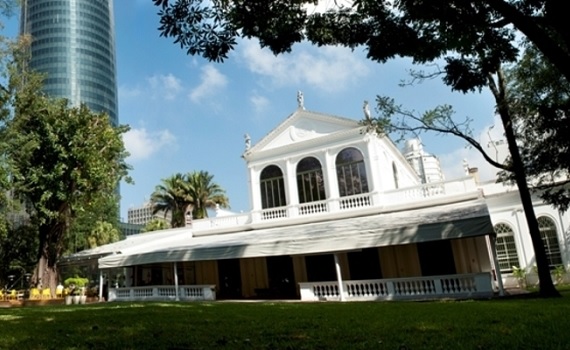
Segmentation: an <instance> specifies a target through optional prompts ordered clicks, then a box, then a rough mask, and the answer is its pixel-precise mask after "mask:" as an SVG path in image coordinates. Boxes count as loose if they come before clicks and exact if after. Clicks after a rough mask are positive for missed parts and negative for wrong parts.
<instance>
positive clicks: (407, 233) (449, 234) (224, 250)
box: [99, 199, 494, 269]
mask: <svg viewBox="0 0 570 350" xmlns="http://www.w3.org/2000/svg"><path fill="white" fill-rule="evenodd" d="M488 234H494V233H493V225H492V223H491V218H490V217H489V211H488V208H487V205H486V204H485V202H484V200H481V199H477V200H470V201H466V202H460V203H453V204H448V205H439V206H434V207H431V208H423V209H417V210H406V211H398V212H389V213H381V214H375V215H369V216H361V217H354V218H348V219H339V220H329V221H323V222H316V223H310V224H302V225H292V226H282V227H275V228H267V229H257V230H251V231H241V232H236V233H227V234H218V235H211V236H203V237H191V236H190V235H177V236H175V237H172V239H164V240H161V241H158V242H156V243H154V244H152V245H148V244H145V245H143V246H140V247H137V246H132V247H129V248H125V249H123V250H121V251H120V252H117V253H115V254H114V255H110V256H106V257H103V258H101V259H99V268H102V269H107V268H114V267H121V266H131V265H141V264H151V263H160V262H175V261H201V260H219V259H232V258H253V257H263V256H277V255H304V254H316V253H327V252H339V251H350V250H357V249H363V248H369V247H382V246H392V245H399V244H410V243H418V242H427V241H435V240H442V239H454V238H462V237H475V236H482V235H488Z"/></svg>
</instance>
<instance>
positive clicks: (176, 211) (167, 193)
mask: <svg viewBox="0 0 570 350" xmlns="http://www.w3.org/2000/svg"><path fill="white" fill-rule="evenodd" d="M161 181H162V184H160V185H158V186H156V188H155V190H154V192H153V193H152V194H151V196H150V202H151V204H152V213H153V214H156V213H158V212H163V213H164V217H165V218H166V216H167V215H168V213H170V215H171V219H170V226H171V227H173V228H174V227H183V226H185V225H186V212H187V210H188V208H189V207H190V205H192V204H193V200H192V198H193V197H191V196H190V195H189V193H190V192H189V188H188V183H187V181H186V178H185V176H184V175H182V174H181V173H177V174H174V175H173V176H171V177H169V178H166V179H162V180H161Z"/></svg>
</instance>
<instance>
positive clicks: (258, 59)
mask: <svg viewBox="0 0 570 350" xmlns="http://www.w3.org/2000/svg"><path fill="white" fill-rule="evenodd" d="M241 46H242V50H241V55H242V58H243V60H244V62H246V64H247V67H248V69H249V70H250V71H251V72H253V73H255V74H258V75H260V76H263V77H266V78H269V79H270V80H271V81H272V82H273V83H274V84H277V85H296V86H298V85H301V84H308V85H311V86H313V87H315V88H318V89H321V90H324V91H328V92H331V91H340V90H343V89H346V88H347V86H348V85H353V84H354V83H356V82H357V81H358V80H359V79H360V78H362V77H364V76H366V75H367V74H368V71H369V69H368V67H367V66H366V63H365V62H366V61H365V59H364V58H359V57H358V56H357V55H355V54H354V52H352V51H351V50H350V49H347V48H343V47H321V48H318V49H317V48H312V47H309V48H299V49H297V48H296V50H295V52H294V53H293V54H289V55H287V54H283V55H279V56H275V55H273V53H271V52H270V51H269V50H267V49H261V48H260V47H259V44H258V43H257V41H253V40H248V41H244V42H243V45H241Z"/></svg>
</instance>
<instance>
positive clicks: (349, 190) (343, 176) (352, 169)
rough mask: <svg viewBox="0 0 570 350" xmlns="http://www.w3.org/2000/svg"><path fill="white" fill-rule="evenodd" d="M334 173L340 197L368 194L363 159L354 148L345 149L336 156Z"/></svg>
mask: <svg viewBox="0 0 570 350" xmlns="http://www.w3.org/2000/svg"><path fill="white" fill-rule="evenodd" d="M336 173H337V178H338V190H339V194H340V196H341V197H344V196H351V195H354V194H360V193H366V192H368V179H367V177H366V168H365V166H364V157H363V156H362V153H360V151H359V150H357V149H356V148H353V147H350V148H345V149H343V150H342V151H341V152H340V153H339V154H338V155H337V156H336Z"/></svg>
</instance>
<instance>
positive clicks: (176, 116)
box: [6, 0, 498, 219]
mask: <svg viewBox="0 0 570 350" xmlns="http://www.w3.org/2000/svg"><path fill="white" fill-rule="evenodd" d="M16 20H17V18H16V19H12V20H10V21H9V22H8V26H7V28H6V30H7V32H8V33H9V32H10V30H13V32H15V29H14V28H17V22H16ZM158 24H159V17H158V15H157V8H156V7H155V6H153V5H152V1H150V0H115V27H116V49H117V75H118V88H119V121H120V123H121V124H128V125H130V127H131V131H130V132H129V133H128V134H127V135H125V144H126V147H127V149H128V151H129V152H130V153H131V156H130V158H129V159H128V162H129V163H130V164H131V165H132V166H133V170H132V172H131V176H132V178H133V179H134V181H135V184H134V185H127V184H122V185H121V195H122V200H121V216H122V217H123V218H124V219H126V217H127V214H126V213H127V209H128V208H129V207H132V206H140V205H142V204H143V203H144V202H145V201H146V200H148V198H149V197H150V194H151V193H152V191H153V189H154V187H155V186H156V185H158V184H159V183H160V180H161V179H163V178H166V177H169V176H171V175H173V174H174V173H177V172H181V173H186V172H189V171H194V170H206V171H208V172H210V173H211V174H213V175H214V180H215V181H216V182H217V183H218V184H220V185H221V186H222V187H223V188H225V189H226V191H227V195H228V197H229V199H230V205H231V209H232V210H233V211H236V212H240V211H248V210H249V209H250V206H249V197H248V196H249V195H248V181H247V172H246V166H245V162H244V160H243V159H242V158H241V154H242V152H243V150H244V134H245V133H248V134H249V135H250V136H251V139H252V143H253V144H255V143H256V142H257V141H259V140H260V139H261V138H262V137H263V136H264V135H266V134H267V133H269V132H270V131H271V130H272V129H273V128H274V127H276V126H277V125H278V124H279V123H280V122H281V121H283V120H284V119H285V118H286V117H287V116H288V115H290V114H291V113H293V112H294V111H295V109H296V107H297V101H296V93H297V91H298V90H301V91H302V92H303V94H304V101H305V107H306V109H307V110H311V111H316V112H323V113H328V114H333V115H338V116H343V117H347V118H353V119H355V120H360V119H362V118H363V113H362V103H363V101H364V100H368V101H371V102H372V101H374V100H375V96H376V95H388V96H391V97H394V98H395V99H396V100H397V102H399V103H400V104H403V105H405V106H406V107H408V108H409V109H414V110H417V111H423V110H425V109H427V108H433V107H435V106H436V105H438V104H444V103H446V104H451V105H453V106H454V108H455V110H456V111H457V116H458V118H464V117H465V116H469V117H471V118H473V119H474V120H475V122H474V125H473V126H474V128H475V132H474V134H475V135H481V138H482V141H483V142H484V143H486V139H485V137H486V135H487V129H488V127H489V126H490V125H492V124H494V120H493V115H494V104H493V100H492V97H491V95H490V93H488V92H486V91H484V92H483V93H481V94H467V95H463V94H459V93H452V92H451V91H450V89H449V88H448V87H447V86H445V85H444V84H443V83H442V82H441V80H434V81H430V82H427V83H424V84H422V85H419V86H415V87H405V88H402V87H399V86H398V83H399V82H400V81H401V80H402V79H406V78H407V70H409V69H411V68H413V66H411V64H410V61H409V60H406V59H395V60H392V61H390V62H388V63H386V64H378V63H375V62H372V61H370V60H367V59H366V55H365V52H364V51H363V50H358V49H357V50H355V51H350V50H348V49H344V48H337V47H328V48H316V47H312V46H311V45H309V44H306V43H303V44H298V45H296V46H294V48H293V52H292V53H291V54H287V55H282V56H277V57H276V56H274V55H273V54H271V52H269V51H268V50H261V49H260V48H259V45H258V44H257V43H256V42H255V41H240V43H239V45H238V47H237V50H235V51H234V52H233V53H232V54H231V56H230V58H229V59H228V60H227V61H225V62H224V63H211V62H208V61H206V60H204V59H202V58H200V57H192V56H188V55H187V54H186V52H185V50H183V49H181V48H180V47H179V46H177V45H176V44H173V43H172V41H171V39H166V38H163V37H159V32H158V30H157V27H158ZM416 69H417V68H416ZM373 106H374V104H372V107H373ZM494 132H495V131H494ZM477 137H479V136H477ZM496 137H497V138H498V136H496ZM422 142H423V144H424V148H425V149H426V151H428V152H429V153H432V154H435V155H437V156H438V157H439V158H440V161H441V163H442V167H443V169H444V173H445V175H446V178H447V179H453V178H456V177H460V176H462V175H463V167H462V160H463V159H464V158H465V159H467V160H468V162H469V164H470V165H471V166H477V167H479V168H480V171H481V173H482V177H483V178H490V176H491V174H492V173H493V170H492V169H490V168H489V167H488V166H487V165H486V163H485V161H484V160H483V159H482V157H480V156H479V155H477V154H476V153H475V152H474V151H472V150H469V149H466V148H465V144H464V143H463V142H462V141H461V140H459V139H457V138H453V137H451V136H436V135H424V136H423V137H422Z"/></svg>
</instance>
